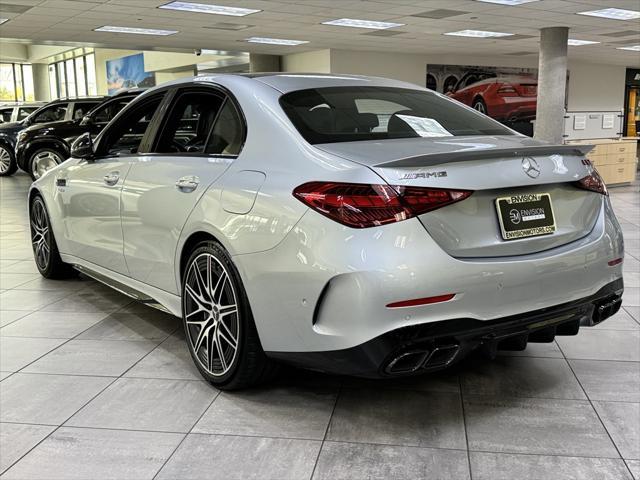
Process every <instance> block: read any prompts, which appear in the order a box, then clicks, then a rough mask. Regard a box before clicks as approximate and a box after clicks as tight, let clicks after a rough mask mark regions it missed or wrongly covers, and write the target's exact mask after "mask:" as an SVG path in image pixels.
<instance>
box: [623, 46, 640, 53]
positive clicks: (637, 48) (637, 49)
mask: <svg viewBox="0 0 640 480" xmlns="http://www.w3.org/2000/svg"><path fill="white" fill-rule="evenodd" d="M618 50H627V51H629V52H640V45H632V46H629V47H618Z"/></svg>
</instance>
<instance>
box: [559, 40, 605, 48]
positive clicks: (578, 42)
mask: <svg viewBox="0 0 640 480" xmlns="http://www.w3.org/2000/svg"><path fill="white" fill-rule="evenodd" d="M595 43H600V42H593V41H591V40H577V39H575V38H570V39H569V40H568V41H567V45H571V46H572V47H579V46H581V45H593V44H595Z"/></svg>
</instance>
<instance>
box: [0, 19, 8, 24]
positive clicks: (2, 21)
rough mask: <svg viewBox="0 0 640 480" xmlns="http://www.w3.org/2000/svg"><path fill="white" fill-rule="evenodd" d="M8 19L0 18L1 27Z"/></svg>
mask: <svg viewBox="0 0 640 480" xmlns="http://www.w3.org/2000/svg"><path fill="white" fill-rule="evenodd" d="M8 21H9V19H8V18H0V25H2V24H3V23H4V22H8Z"/></svg>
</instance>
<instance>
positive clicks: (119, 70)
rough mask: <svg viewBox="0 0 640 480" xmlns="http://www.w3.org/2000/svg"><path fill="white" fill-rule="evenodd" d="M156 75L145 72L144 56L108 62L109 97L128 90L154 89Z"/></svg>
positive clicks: (131, 56)
mask: <svg viewBox="0 0 640 480" xmlns="http://www.w3.org/2000/svg"><path fill="white" fill-rule="evenodd" d="M155 84H156V79H155V74H154V73H153V72H145V71H144V54H142V53H137V54H135V55H129V56H127V57H121V58H116V59H113V60H107V88H108V92H109V95H113V94H114V93H116V92H118V91H120V90H123V89H128V88H136V87H153V86H154V85H155Z"/></svg>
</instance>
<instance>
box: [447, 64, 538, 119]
mask: <svg viewBox="0 0 640 480" xmlns="http://www.w3.org/2000/svg"><path fill="white" fill-rule="evenodd" d="M537 90H538V81H537V80H536V79H535V78H533V77H530V76H527V75H511V76H502V75H497V74H496V73H495V72H490V71H481V70H479V71H471V72H467V73H466V74H465V75H463V76H462V78H461V79H460V80H459V81H458V83H457V84H456V85H455V87H453V89H452V90H449V91H446V92H445V93H446V94H447V95H448V96H449V97H451V98H453V99H455V100H458V101H459V102H462V103H464V104H465V105H469V106H470V107H472V108H474V109H476V110H478V111H479V112H481V113H484V114H485V115H488V116H490V117H491V118H493V119H495V120H498V121H500V122H514V121H523V120H533V119H534V118H535V116H536V94H537Z"/></svg>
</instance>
